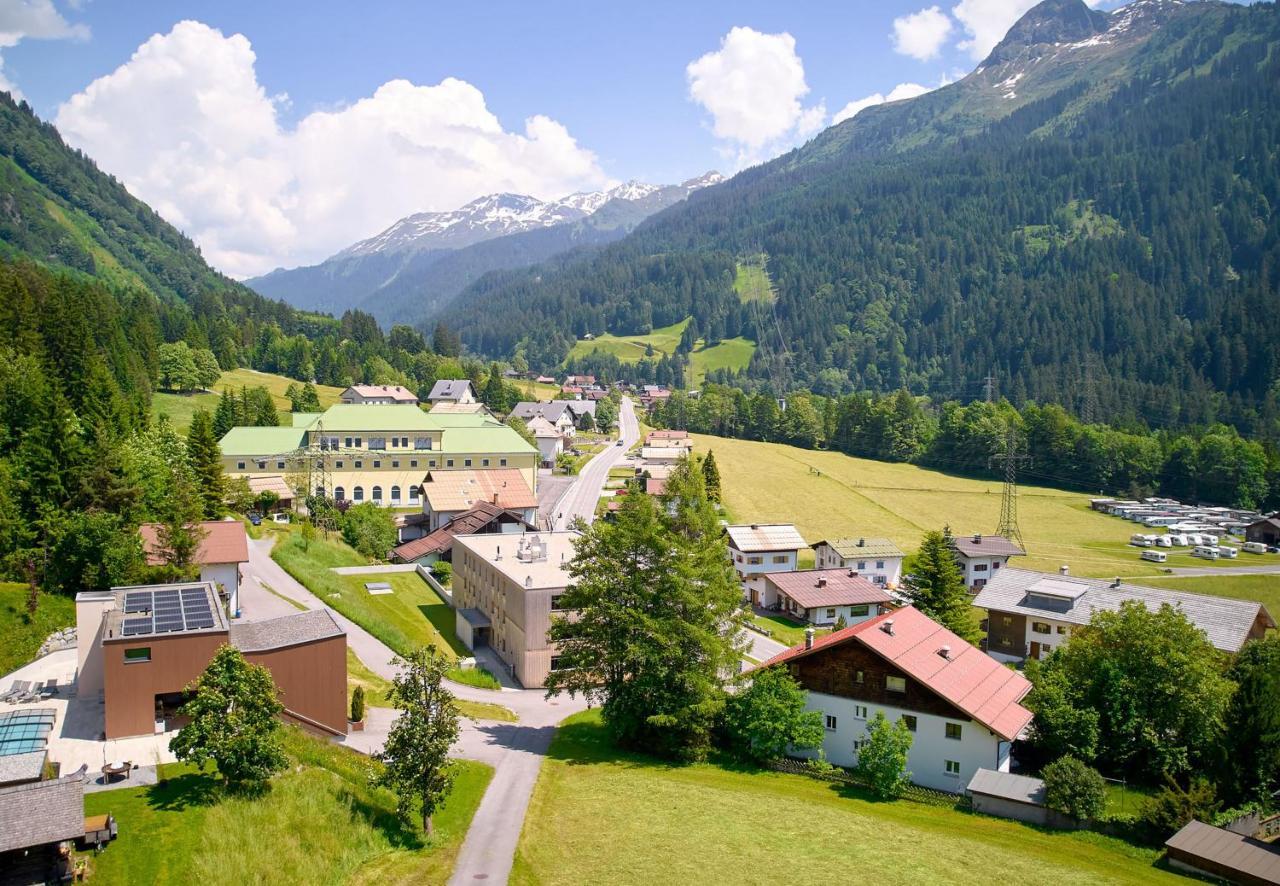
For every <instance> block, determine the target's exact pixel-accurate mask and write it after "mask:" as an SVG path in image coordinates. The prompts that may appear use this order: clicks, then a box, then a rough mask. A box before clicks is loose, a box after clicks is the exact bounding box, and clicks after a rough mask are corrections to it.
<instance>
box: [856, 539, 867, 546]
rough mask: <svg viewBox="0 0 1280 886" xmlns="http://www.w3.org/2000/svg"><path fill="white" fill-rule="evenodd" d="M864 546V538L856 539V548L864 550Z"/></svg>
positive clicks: (865, 542) (865, 541)
mask: <svg viewBox="0 0 1280 886" xmlns="http://www.w3.org/2000/svg"><path fill="white" fill-rule="evenodd" d="M866 546H867V540H866V539H865V538H860V539H858V547H860V548H865V547H866Z"/></svg>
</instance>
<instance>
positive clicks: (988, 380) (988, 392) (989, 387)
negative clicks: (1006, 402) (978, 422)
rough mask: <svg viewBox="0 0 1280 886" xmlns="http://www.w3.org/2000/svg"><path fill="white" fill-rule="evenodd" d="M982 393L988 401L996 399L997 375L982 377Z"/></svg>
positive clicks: (991, 401) (992, 401)
mask: <svg viewBox="0 0 1280 886" xmlns="http://www.w3.org/2000/svg"><path fill="white" fill-rule="evenodd" d="M982 395H983V398H984V399H985V400H986V401H987V402H988V403H994V402H995V401H996V377H995V376H994V375H987V376H986V377H984V378H983V379H982Z"/></svg>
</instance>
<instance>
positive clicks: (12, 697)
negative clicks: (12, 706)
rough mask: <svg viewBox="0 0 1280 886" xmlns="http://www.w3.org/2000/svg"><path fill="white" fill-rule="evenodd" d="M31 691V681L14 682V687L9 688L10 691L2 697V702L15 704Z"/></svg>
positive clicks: (0, 699) (0, 698)
mask: <svg viewBox="0 0 1280 886" xmlns="http://www.w3.org/2000/svg"><path fill="white" fill-rule="evenodd" d="M30 691H31V681H30V680H14V681H13V685H12V686H10V687H9V691H8V692H6V693H4V695H0V701H4V702H13V701H17V699H18V698H19V697H21V696H23V695H26V694H27V693H28V692H30Z"/></svg>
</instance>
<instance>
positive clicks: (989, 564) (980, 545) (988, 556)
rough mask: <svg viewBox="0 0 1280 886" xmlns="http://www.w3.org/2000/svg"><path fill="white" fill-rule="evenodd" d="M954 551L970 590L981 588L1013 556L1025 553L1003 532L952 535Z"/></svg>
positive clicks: (974, 590)
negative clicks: (995, 533) (999, 533)
mask: <svg viewBox="0 0 1280 886" xmlns="http://www.w3.org/2000/svg"><path fill="white" fill-rule="evenodd" d="M951 551H952V553H953V554H955V557H956V562H957V563H959V564H960V572H961V573H962V574H963V576H964V584H965V587H967V588H969V590H970V592H971V593H976V592H977V591H978V590H980V589H981V588H982V586H983V585H985V584H986V583H987V582H988V581H990V580H991V578H992V576H994V575H995V574H996V572H998V571H999V570H1000V569H1001V567H1003V566H1004V565H1005V564H1006V563H1008V562H1009V558H1010V557H1021V556H1023V555H1024V554H1025V551H1023V550H1022V548H1020V547H1018V546H1017V545H1016V544H1014V543H1013V542H1012V541H1010V540H1009V539H1007V538H1005V537H1004V536H1003V535H982V534H980V533H975V534H973V535H957V536H954V537H953V538H952V539H951Z"/></svg>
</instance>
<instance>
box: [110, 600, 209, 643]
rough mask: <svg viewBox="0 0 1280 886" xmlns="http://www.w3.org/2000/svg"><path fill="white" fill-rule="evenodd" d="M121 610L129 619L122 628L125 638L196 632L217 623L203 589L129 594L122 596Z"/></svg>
mask: <svg viewBox="0 0 1280 886" xmlns="http://www.w3.org/2000/svg"><path fill="white" fill-rule="evenodd" d="M124 611H125V615H127V616H130V617H129V618H126V619H125V620H124V623H123V625H122V626H121V633H122V634H124V636H126V637H136V636H138V635H139V634H168V633H173V632H175V631H199V630H205V629H207V628H211V627H213V626H214V625H215V624H217V621H216V619H214V617H213V609H212V608H211V607H210V606H209V597H208V594H206V593H205V590H204V588H165V589H164V590H160V591H128V592H127V593H126V594H125V595H124Z"/></svg>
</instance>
